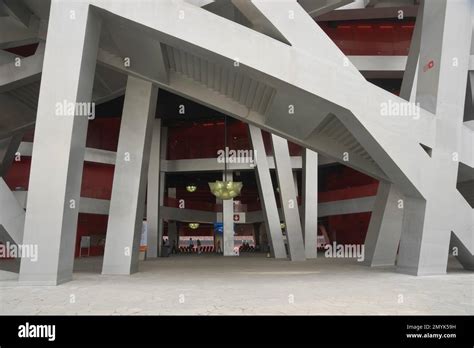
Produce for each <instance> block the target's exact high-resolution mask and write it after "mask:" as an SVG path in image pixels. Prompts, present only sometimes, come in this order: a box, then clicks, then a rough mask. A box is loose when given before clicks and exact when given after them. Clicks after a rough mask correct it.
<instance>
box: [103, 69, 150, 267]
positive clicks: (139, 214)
mask: <svg viewBox="0 0 474 348" xmlns="http://www.w3.org/2000/svg"><path fill="white" fill-rule="evenodd" d="M157 94H158V89H157V88H156V86H153V85H152V84H151V83H150V82H147V81H144V80H140V79H137V78H135V77H131V76H129V77H128V81H127V88H126V92H125V101H124V106H123V112H122V121H121V125H120V135H119V144H118V148H117V160H116V163H115V172H114V182H113V187H112V198H111V200H110V212H109V222H108V226H107V236H106V242H105V252H104V264H103V268H102V273H103V274H131V273H134V272H137V271H138V254H139V247H140V234H141V226H142V221H143V216H144V210H145V194H146V180H147V175H148V163H149V157H150V144H151V137H152V131H153V119H154V118H155V110H156V102H157Z"/></svg>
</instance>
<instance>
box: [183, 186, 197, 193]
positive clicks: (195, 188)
mask: <svg viewBox="0 0 474 348" xmlns="http://www.w3.org/2000/svg"><path fill="white" fill-rule="evenodd" d="M196 190H197V186H196V185H194V184H189V185H187V186H186V191H188V192H194V191H196Z"/></svg>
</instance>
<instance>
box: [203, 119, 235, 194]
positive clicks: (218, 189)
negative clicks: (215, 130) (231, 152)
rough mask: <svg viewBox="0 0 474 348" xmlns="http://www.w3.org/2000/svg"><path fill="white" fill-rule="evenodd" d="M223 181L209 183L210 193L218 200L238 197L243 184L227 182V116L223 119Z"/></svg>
mask: <svg viewBox="0 0 474 348" xmlns="http://www.w3.org/2000/svg"><path fill="white" fill-rule="evenodd" d="M224 153H225V156H224V179H225V180H223V181H220V180H216V181H215V182H210V183H209V188H210V189H211V193H212V194H213V195H214V196H216V197H217V198H219V199H222V200H227V199H232V198H234V197H237V196H238V195H240V190H242V186H243V184H242V183H241V182H237V181H232V180H227V160H228V154H227V115H226V116H225V118H224Z"/></svg>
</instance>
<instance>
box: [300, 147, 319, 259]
mask: <svg viewBox="0 0 474 348" xmlns="http://www.w3.org/2000/svg"><path fill="white" fill-rule="evenodd" d="M302 191H303V209H302V212H303V231H304V234H303V237H304V250H305V255H306V258H307V259H315V258H316V257H317V256H318V248H317V238H318V154H317V153H316V152H314V151H311V150H309V149H304V150H303V190H302Z"/></svg>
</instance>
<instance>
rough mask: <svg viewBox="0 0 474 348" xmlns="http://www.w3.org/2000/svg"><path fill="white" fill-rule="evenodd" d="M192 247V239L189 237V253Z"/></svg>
mask: <svg viewBox="0 0 474 348" xmlns="http://www.w3.org/2000/svg"><path fill="white" fill-rule="evenodd" d="M193 249H194V243H193V239H192V238H189V249H188V250H189V252H190V253H192V252H193Z"/></svg>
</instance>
